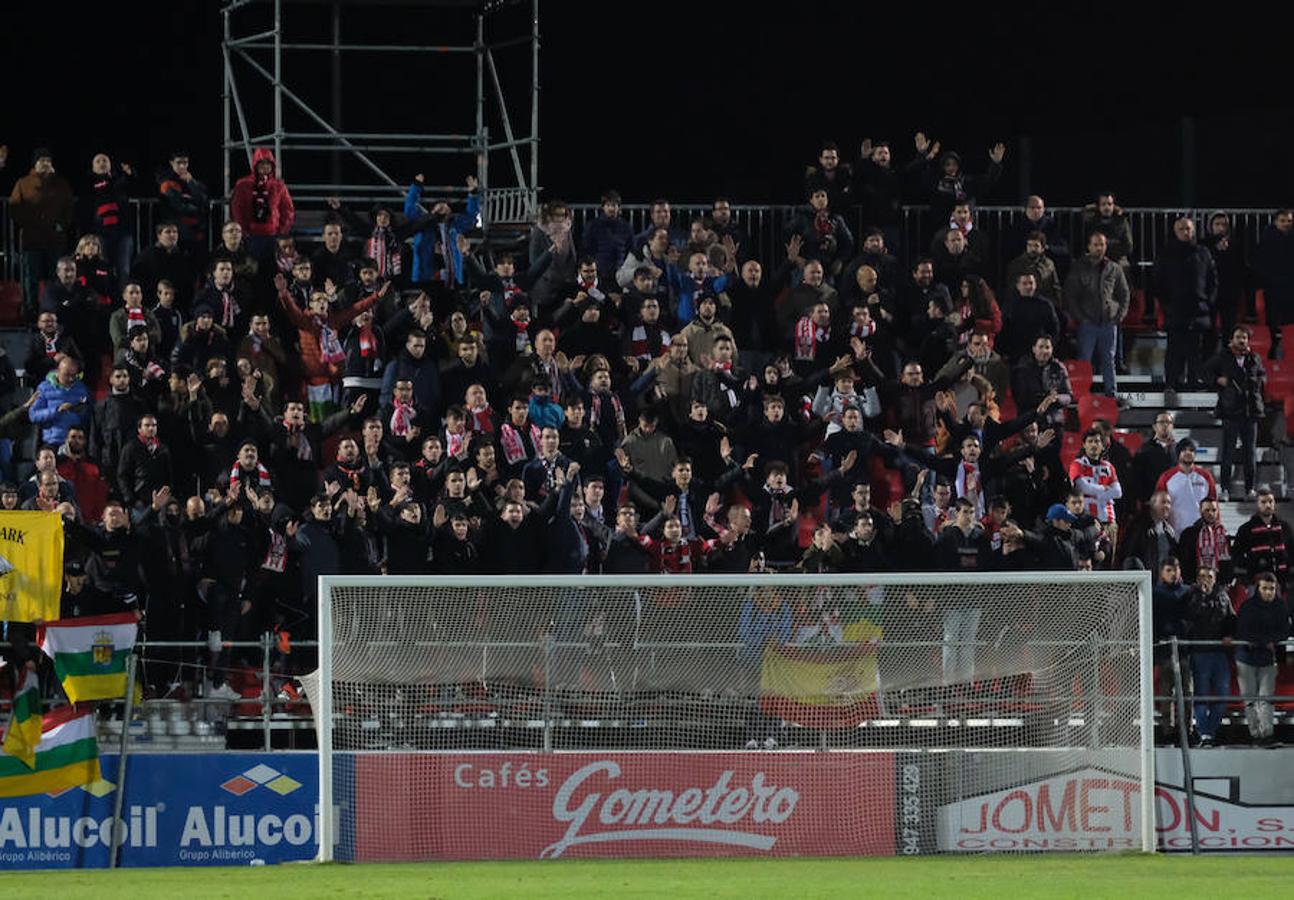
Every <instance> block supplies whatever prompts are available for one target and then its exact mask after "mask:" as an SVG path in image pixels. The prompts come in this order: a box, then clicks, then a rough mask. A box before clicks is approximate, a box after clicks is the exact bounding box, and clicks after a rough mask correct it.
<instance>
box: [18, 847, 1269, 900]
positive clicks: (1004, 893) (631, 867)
mask: <svg viewBox="0 0 1294 900" xmlns="http://www.w3.org/2000/svg"><path fill="white" fill-rule="evenodd" d="M1291 884H1294V857H1291V856H1284V857H1276V856H1261V857H1260V856H1230V855H1229V856H1205V857H1194V858H1192V857H1189V856H1153V857H1152V856H1139V855H1125V856H1085V857H1081V856H1046V857H1044V856H1029V857H1021V856H1015V857H1005V856H996V857H990V856H979V857H938V858H927V859H902V858H900V859H780V860H768V859H760V860H745V859H742V860H733V859H705V860H695V859H694V860H562V861H560V862H492V863H427V864H416V865H415V864H411V865H363V866H344V865H326V866H316V865H284V866H267V867H254V868H253V867H248V868H205V867H204V868H191V869H124V870H119V871H116V872H105V871H79V872H22V873H4V874H0V893H2V895H3V896H7V897H24V898H27V897H30V898H40V897H56V898H58V900H74V898H81V897H85V898H95V900H112V898H117V897H129V898H132V900H143V898H151V897H175V898H186V900H187V898H207V897H212V898H215V897H228V898H233V900H247V898H252V900H255V898H269V900H290V898H296V897H301V898H311V900H327V898H333V897H374V898H378V897H382V898H385V897H417V898H458V897H506V898H513V897H515V898H527V900H529V898H549V897H615V898H617V900H627V898H634V897H665V898H670V900H677V898H682V897H705V898H711V900H717V898H724V897H735V898H746V900H749V898H757V897H776V898H780V900H799V898H811V897H830V898H833V900H839V898H852V897H886V898H900V897H913V898H928V897H956V898H957V900H971V898H977V897H985V898H992V900H1003V898H1006V897H1048V898H1050V897H1062V898H1063V897H1074V898H1083V900H1091V898H1100V897H1119V898H1136V900H1147V898H1152V897H1172V898H1177V900H1182V898H1186V897H1214V898H1221V897H1257V896H1265V897H1277V896H1282V895H1283V894H1285V893H1287V892H1288V891H1289V889H1290V885H1291Z"/></svg>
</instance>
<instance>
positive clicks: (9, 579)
mask: <svg viewBox="0 0 1294 900" xmlns="http://www.w3.org/2000/svg"><path fill="white" fill-rule="evenodd" d="M62 593H63V517H62V516H60V515H59V514H58V513H56V512H34V511H32V512H28V511H23V512H0V619H5V620H8V621H10V622H31V621H33V620H35V619H44V620H46V621H50V620H53V619H57V618H58V607H59V599H60V598H61V596H62Z"/></svg>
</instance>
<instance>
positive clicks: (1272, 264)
mask: <svg viewBox="0 0 1294 900" xmlns="http://www.w3.org/2000/svg"><path fill="white" fill-rule="evenodd" d="M1254 272H1255V273H1256V274H1257V275H1258V283H1259V285H1260V286H1261V287H1262V289H1263V295H1264V305H1265V307H1266V310H1267V326H1268V327H1269V328H1271V330H1272V348H1271V350H1270V351H1269V352H1268V354H1267V358H1268V359H1279V358H1281V357H1282V355H1283V350H1282V347H1281V331H1280V329H1281V326H1282V325H1289V324H1290V323H1294V210H1292V209H1281V210H1277V211H1276V216H1275V217H1274V218H1273V219H1272V223H1271V224H1270V225H1268V226H1267V228H1266V230H1265V231H1263V236H1262V237H1261V238H1260V239H1259V241H1258V253H1257V256H1256V257H1255V258H1254Z"/></svg>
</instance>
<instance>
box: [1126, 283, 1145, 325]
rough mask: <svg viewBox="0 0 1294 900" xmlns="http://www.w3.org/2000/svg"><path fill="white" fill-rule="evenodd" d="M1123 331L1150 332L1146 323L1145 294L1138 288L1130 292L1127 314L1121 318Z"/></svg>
mask: <svg viewBox="0 0 1294 900" xmlns="http://www.w3.org/2000/svg"><path fill="white" fill-rule="evenodd" d="M1123 330H1124V331H1149V330H1150V323H1148V322H1147V321H1146V292H1145V291H1143V290H1141V289H1140V288H1138V289H1137V290H1135V291H1133V292H1132V298H1131V300H1129V301H1128V314H1127V315H1126V316H1124V317H1123Z"/></svg>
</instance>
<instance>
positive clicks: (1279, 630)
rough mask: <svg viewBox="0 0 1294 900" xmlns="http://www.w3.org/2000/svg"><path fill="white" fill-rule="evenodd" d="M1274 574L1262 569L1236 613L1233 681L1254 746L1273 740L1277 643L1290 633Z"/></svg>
mask: <svg viewBox="0 0 1294 900" xmlns="http://www.w3.org/2000/svg"><path fill="white" fill-rule="evenodd" d="M1277 587H1278V586H1277V582H1276V576H1275V575H1273V574H1272V573H1271V572H1263V573H1262V574H1260V575H1259V576H1258V579H1257V585H1256V586H1255V588H1254V590H1253V592H1252V593H1251V594H1250V595H1249V597H1248V599H1246V600H1245V602H1244V603H1243V604H1241V606H1240V611H1239V613H1237V614H1236V638H1237V639H1238V640H1239V641H1240V642H1241V643H1240V645H1239V646H1238V647H1237V648H1236V680H1237V681H1238V682H1239V683H1240V693H1241V695H1242V696H1243V697H1244V698H1245V722H1246V724H1247V725H1248V726H1249V735H1250V737H1252V738H1253V742H1254V745H1255V746H1257V747H1269V746H1271V745H1272V743H1273V738H1272V734H1273V731H1274V728H1275V726H1274V724H1273V720H1272V704H1271V700H1268V699H1261V698H1266V697H1270V696H1271V695H1272V694H1274V693H1275V691H1276V662H1277V659H1278V654H1279V653H1281V652H1282V651H1281V650H1280V649H1279V648H1278V645H1279V644H1280V643H1281V642H1282V641H1284V640H1285V639H1286V638H1288V637H1289V636H1290V612H1289V606H1288V605H1287V602H1286V600H1285V598H1284V597H1281V596H1280V595H1279V592H1278V590H1277Z"/></svg>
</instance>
